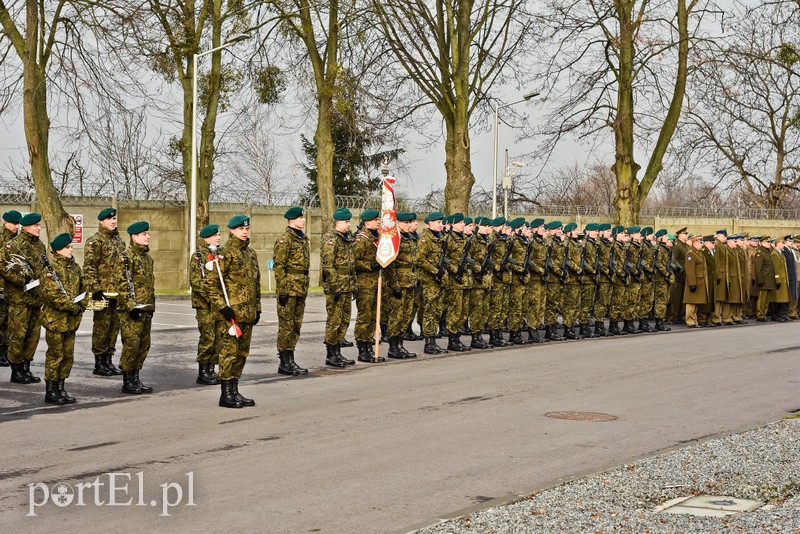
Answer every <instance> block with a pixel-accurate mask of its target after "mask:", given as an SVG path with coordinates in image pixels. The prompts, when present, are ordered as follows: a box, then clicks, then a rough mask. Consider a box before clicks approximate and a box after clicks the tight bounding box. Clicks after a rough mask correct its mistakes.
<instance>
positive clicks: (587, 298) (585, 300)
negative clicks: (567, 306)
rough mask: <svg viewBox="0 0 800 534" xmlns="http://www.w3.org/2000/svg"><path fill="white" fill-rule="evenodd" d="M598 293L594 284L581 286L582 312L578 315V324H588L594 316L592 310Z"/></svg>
mask: <svg viewBox="0 0 800 534" xmlns="http://www.w3.org/2000/svg"><path fill="white" fill-rule="evenodd" d="M596 293H597V288H596V286H595V285H594V282H590V283H588V284H581V310H580V312H579V313H578V322H580V323H581V324H586V323H588V322H589V318H590V317H591V316H592V309H593V308H594V297H595V294H596Z"/></svg>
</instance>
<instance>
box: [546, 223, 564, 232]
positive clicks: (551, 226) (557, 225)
mask: <svg viewBox="0 0 800 534" xmlns="http://www.w3.org/2000/svg"><path fill="white" fill-rule="evenodd" d="M561 226H562V225H561V221H550V222H549V223H547V224H546V225H545V226H544V229H545V230H555V229H556V228H561Z"/></svg>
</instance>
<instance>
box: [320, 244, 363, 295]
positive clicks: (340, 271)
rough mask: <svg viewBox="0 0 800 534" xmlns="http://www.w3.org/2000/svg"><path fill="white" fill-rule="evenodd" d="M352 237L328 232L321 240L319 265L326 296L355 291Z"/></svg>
mask: <svg viewBox="0 0 800 534" xmlns="http://www.w3.org/2000/svg"><path fill="white" fill-rule="evenodd" d="M354 241H355V240H354V239H353V236H351V235H350V233H349V232H348V233H342V232H337V231H336V230H330V231H328V233H326V234H325V237H323V238H322V247H321V250H320V263H321V265H322V289H323V290H324V291H325V294H326V295H333V294H336V293H350V292H352V291H355V289H356V267H355V257H354V256H353V243H354Z"/></svg>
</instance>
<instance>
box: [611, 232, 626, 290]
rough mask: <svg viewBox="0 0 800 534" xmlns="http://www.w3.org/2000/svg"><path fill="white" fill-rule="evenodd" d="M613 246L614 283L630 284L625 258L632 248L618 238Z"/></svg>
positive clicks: (620, 284)
mask: <svg viewBox="0 0 800 534" xmlns="http://www.w3.org/2000/svg"><path fill="white" fill-rule="evenodd" d="M611 246H612V247H613V248H614V265H613V266H612V270H613V273H612V274H613V279H614V283H615V284H616V285H618V286H625V285H628V275H627V274H626V271H625V258H626V257H627V254H628V250H630V249H629V248H628V246H627V245H626V244H625V243H623V242H622V241H618V240H616V239H615V240H614V243H613V244H612V245H611Z"/></svg>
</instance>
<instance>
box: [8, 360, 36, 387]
mask: <svg viewBox="0 0 800 534" xmlns="http://www.w3.org/2000/svg"><path fill="white" fill-rule="evenodd" d="M9 364H10V365H11V381H12V382H14V383H15V384H30V383H31V379H30V378H28V375H26V374H25V367H24V366H23V365H22V364H21V363H11V362H9Z"/></svg>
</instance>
